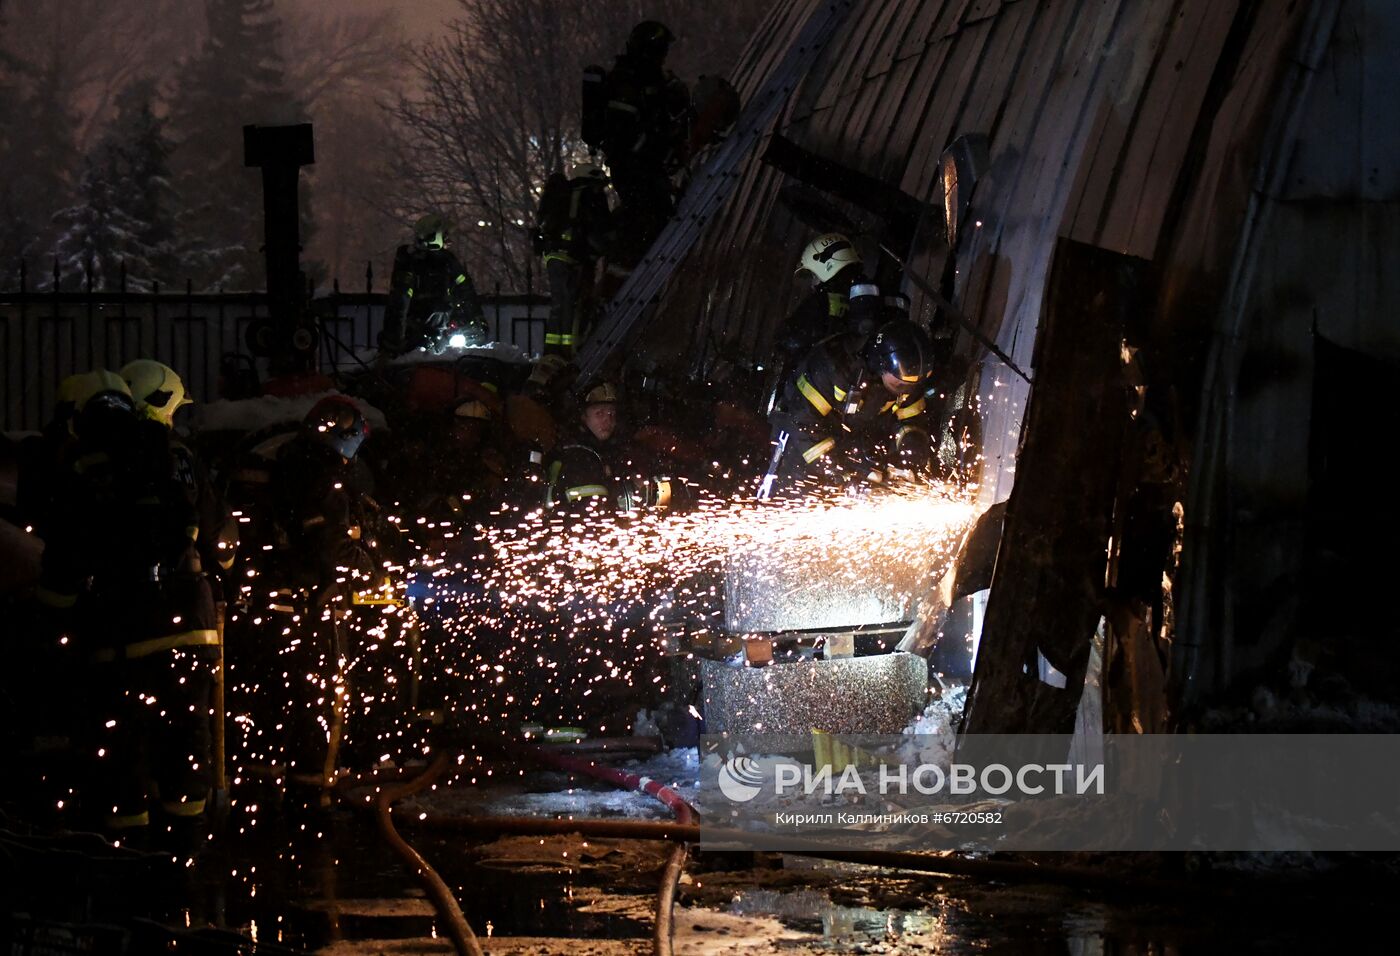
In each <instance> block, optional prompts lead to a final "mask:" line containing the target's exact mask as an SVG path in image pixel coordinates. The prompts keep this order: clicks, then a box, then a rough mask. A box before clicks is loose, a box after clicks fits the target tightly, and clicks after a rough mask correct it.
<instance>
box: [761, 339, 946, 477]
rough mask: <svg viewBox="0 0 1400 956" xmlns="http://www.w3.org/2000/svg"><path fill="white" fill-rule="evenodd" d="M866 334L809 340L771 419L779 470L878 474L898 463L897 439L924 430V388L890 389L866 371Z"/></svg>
mask: <svg viewBox="0 0 1400 956" xmlns="http://www.w3.org/2000/svg"><path fill="white" fill-rule="evenodd" d="M863 341H864V336H861V335H858V334H844V335H838V336H833V337H831V338H828V339H826V340H825V341H823V342H821V343H819V344H817V345H816V346H814V347H813V348H812V349H811V350H810V351H809V352H808V353H807V355H806V356H805V357H804V358H803V359H802V361H800V362H799V363H798V364H797V365H796V367H795V368H794V369H793V370H792V372H791V374H790V375H789V377H788V379H787V381H786V383H785V385H784V389H783V392H782V395H781V398H780V402H779V406H778V409H777V410H776V411H775V412H774V414H773V415H772V416H771V418H770V423H771V424H772V426H773V428H774V434H775V441H782V442H783V443H784V450H783V455H782V459H781V464H780V469H779V471H778V474H779V475H780V477H781V478H783V479H791V478H795V477H798V476H802V475H807V476H813V477H830V478H835V479H840V480H850V479H857V480H861V479H867V478H870V477H872V475H873V476H875V480H881V479H882V478H883V473H884V472H885V471H886V470H887V469H889V468H892V467H899V466H900V465H901V464H903V463H902V462H901V461H900V458H899V451H900V448H901V447H902V446H905V445H912V444H915V442H913V441H911V439H914V438H915V437H916V435H922V436H923V437H924V438H925V439H926V437H927V435H928V433H929V424H928V421H927V418H928V413H927V404H926V400H925V397H924V394H923V392H921V391H920V392H914V393H913V394H909V395H899V396H896V395H892V394H891V393H890V392H889V391H888V390H886V389H885V388H884V386H883V385H882V384H881V383H880V381H879V380H878V379H874V378H872V377H871V376H870V375H869V374H868V373H867V372H866V370H865V363H864V362H863V361H862V359H861V357H860V354H859V349H860V346H861V344H862V342H863Z"/></svg>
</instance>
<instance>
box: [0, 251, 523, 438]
mask: <svg viewBox="0 0 1400 956" xmlns="http://www.w3.org/2000/svg"><path fill="white" fill-rule="evenodd" d="M372 284H373V277H372V275H369V274H368V273H367V278H366V283H365V285H366V291H364V292H358V293H344V292H341V291H340V286H339V283H338V282H337V283H335V284H333V285H332V289H331V291H330V292H329V293H328V294H325V295H321V296H318V297H316V298H315V299H313V302H312V306H313V312H314V313H315V314H316V315H318V316H319V317H320V318H319V319H318V322H319V324H320V330H321V336H320V346H319V351H318V355H317V361H318V367H319V368H320V369H321V370H323V371H332V370H334V369H336V368H344V367H346V366H347V364H353V363H354V358H353V356H354V355H355V354H358V353H360V352H362V351H363V350H367V349H371V348H373V347H374V345H375V343H376V342H377V340H378V336H379V331H380V329H381V328H382V326H383V322H384V306H385V299H386V295H385V294H384V293H382V292H374V291H373V290H372ZM50 288H51V289H55V290H56V289H60V288H61V283H60V282H58V281H54V282H53V283H52V285H51V287H50ZM548 306H549V300H548V299H547V298H545V297H543V296H532V295H502V294H500V292H499V290H497V292H496V293H495V294H493V295H486V296H483V298H482V307H483V310H484V311H485V313H486V320H487V324H488V325H489V327H490V331H491V337H492V339H493V340H495V341H498V342H504V343H507V344H510V345H514V346H515V347H516V348H518V349H520V350H521V351H522V352H525V353H529V354H536V353H538V352H540V351H541V350H542V349H543V347H544V320H545V315H546V313H547V312H548ZM265 315H267V296H266V295H265V294H264V293H260V292H225V293H196V292H194V291H193V290H192V289H191V288H190V286H189V285H186V287H185V289H184V291H170V290H167V289H161V288H159V287H157V288H154V289H152V290H151V291H149V292H131V291H124V290H121V289H118V290H116V291H112V290H106V289H102V290H99V289H93V288H92V287H91V283H90V282H89V283H87V288H85V290H84V291H81V292H64V291H30V290H29V289H28V288H27V276H26V275H25V273H24V272H23V271H21V273H20V282H19V288H18V290H17V291H3V290H0V355H2V356H3V358H0V378H3V381H0V397H3V401H4V417H3V421H0V429H3V430H4V431H25V430H33V429H37V428H39V427H41V425H42V424H43V422H44V420H45V418H46V417H47V416H48V414H49V411H50V409H51V407H52V403H53V395H54V392H55V390H56V389H57V387H58V383H59V382H60V381H62V380H63V378H64V377H66V376H68V375H72V374H74V373H76V372H83V371H87V370H89V369H92V368H112V369H115V368H120V367H121V366H122V365H124V364H125V363H126V362H129V361H131V360H132V359H134V358H154V359H157V360H159V361H161V362H164V363H166V364H167V365H169V366H171V367H172V368H174V369H176V370H177V371H178V372H179V373H180V375H181V377H182V378H183V379H184V381H185V384H186V386H187V388H188V389H189V390H190V393H191V395H192V396H193V397H194V398H195V400H196V401H209V400H212V399H214V398H218V397H219V376H220V367H221V363H222V362H223V361H224V359H225V357H226V356H230V355H234V356H249V358H248V359H247V360H248V361H253V362H254V366H255V367H256V368H258V369H259V370H261V371H265V366H264V363H263V362H262V361H261V360H253V359H252V358H251V356H250V353H249V352H248V349H247V346H246V344H245V341H244V339H245V333H246V330H247V328H248V325H249V324H250V323H251V322H253V321H254V320H255V319H258V318H260V317H262V316H265Z"/></svg>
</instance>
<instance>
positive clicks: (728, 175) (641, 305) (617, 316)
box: [577, 0, 855, 382]
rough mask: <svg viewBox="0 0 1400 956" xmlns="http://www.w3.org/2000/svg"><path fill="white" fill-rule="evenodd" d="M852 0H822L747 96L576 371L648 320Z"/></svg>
mask: <svg viewBox="0 0 1400 956" xmlns="http://www.w3.org/2000/svg"><path fill="white" fill-rule="evenodd" d="M854 6H855V0H825V2H823V3H821V4H819V5H818V6H817V9H816V10H814V11H813V13H812V15H811V16H810V17H808V19H807V22H806V23H805V24H804V25H803V27H802V29H801V30H800V31H799V32H798V34H797V36H796V37H795V38H794V39H793V41H792V44H791V45H790V46H789V47H788V50H787V53H785V54H784V55H783V59H782V61H781V62H780V63H779V64H778V65H777V66H776V67H775V68H774V69H773V70H772V71H771V72H770V73H769V74H768V77H767V79H765V80H764V82H763V85H762V86H761V87H760V88H759V89H758V91H757V92H756V93H755V94H754V95H753V97H751V98H750V100H749V102H748V103H747V104H745V106H744V111H743V112H742V113H741V114H740V116H739V120H738V122H736V123H735V124H734V132H732V133H731V134H730V135H729V137H728V138H727V139H726V140H725V141H724V142H723V143H721V144H720V145H719V147H718V148H717V149H716V151H715V153H714V155H713V156H711V157H710V161H709V162H708V163H707V164H706V165H705V168H704V170H703V171H702V172H701V173H700V175H698V176H696V177H695V179H694V180H692V182H691V184H690V187H689V188H688V189H687V190H686V191H685V194H684V195H683V196H682V197H681V202H680V208H679V209H678V210H677V212H676V215H675V217H674V218H672V219H671V221H670V222H669V223H667V224H666V228H665V229H664V230H662V232H661V235H660V236H658V237H657V239H656V241H655V242H654V243H652V245H651V249H650V250H648V251H647V254H646V256H645V257H643V259H642V261H641V262H640V263H638V264H637V267H636V268H635V269H633V270H632V272H631V274H630V275H628V277H627V279H626V281H625V282H623V284H622V287H621V288H620V289H618V291H617V294H616V295H615V296H614V297H613V300H612V302H610V303H609V304H608V308H607V311H606V312H605V313H604V315H603V317H602V318H601V319H600V320H599V322H598V327H597V328H596V329H594V331H593V333H592V334H591V335H590V336H589V337H588V340H587V341H586V342H584V343H583V346H582V348H581V349H580V350H579V355H578V359H577V364H578V368H579V378H580V380H581V381H585V382H586V381H588V380H590V379H592V378H594V377H595V376H597V375H598V373H599V372H600V371H602V369H603V368H604V367H605V366H606V365H607V364H608V362H609V360H610V359H611V358H612V357H613V356H614V355H615V354H617V353H618V352H619V351H620V350H621V349H622V348H624V347H625V346H626V345H627V344H628V343H629V342H630V341H631V340H632V338H633V336H634V335H635V334H636V333H637V332H639V331H640V330H641V328H642V326H643V325H644V324H645V321H644V320H645V319H646V318H647V315H648V309H649V308H650V306H651V305H652V304H653V303H655V302H656V300H657V299H658V298H659V297H660V295H661V290H662V289H663V288H664V287H665V285H666V282H667V280H669V279H670V277H671V273H672V272H674V271H675V269H676V267H677V266H678V265H679V264H680V263H681V262H682V261H683V260H684V259H685V257H686V254H687V253H689V252H690V250H691V248H692V247H693V246H694V245H695V243H696V241H697V240H698V239H699V238H700V235H701V233H702V232H703V231H704V229H705V226H706V224H707V223H708V222H709V221H710V219H711V218H712V217H713V216H714V215H715V214H716V213H717V212H719V210H720V208H721V207H722V206H723V205H724V202H725V200H727V199H728V198H729V195H730V193H731V192H733V190H734V187H735V185H736V184H737V183H738V180H739V176H740V174H741V173H742V171H743V170H742V168H741V167H742V165H743V163H744V162H745V161H746V160H748V159H749V157H750V156H752V155H753V153H754V150H755V149H756V148H757V146H758V144H759V142H760V141H761V140H762V139H763V138H764V137H765V136H766V135H767V134H768V132H769V130H770V129H771V128H772V126H773V123H774V121H775V120H777V118H778V113H779V111H780V110H782V108H783V106H784V105H786V103H787V102H788V99H789V97H791V96H792V92H793V90H795V89H796V88H797V84H798V83H800V82H801V81H802V79H803V78H804V77H805V76H806V75H807V72H808V71H809V70H810V69H811V68H812V65H813V64H814V63H815V62H816V59H817V57H818V56H819V55H820V54H821V52H822V50H823V49H825V48H826V44H827V42H828V41H829V40H830V39H831V38H832V36H834V35H835V33H836V30H837V28H838V27H840V25H841V23H842V22H843V21H844V20H845V19H846V16H847V14H849V13H850V12H851V9H852V8H853V7H854Z"/></svg>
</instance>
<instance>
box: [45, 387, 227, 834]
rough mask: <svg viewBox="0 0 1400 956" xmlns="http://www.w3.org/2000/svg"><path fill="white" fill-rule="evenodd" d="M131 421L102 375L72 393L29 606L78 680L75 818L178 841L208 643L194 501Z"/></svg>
mask: <svg viewBox="0 0 1400 956" xmlns="http://www.w3.org/2000/svg"><path fill="white" fill-rule="evenodd" d="M137 409H138V403H136V402H135V401H133V397H132V394H131V390H130V387H129V386H128V385H127V383H126V382H125V381H124V380H123V379H122V377H121V376H119V375H117V374H116V373H113V372H108V371H99V372H95V373H93V374H92V375H91V376H89V377H88V378H87V380H86V381H85V383H84V385H83V387H82V388H81V390H80V392H79V394H78V396H77V398H76V400H75V410H76V411H75V417H74V431H75V435H76V441H75V444H74V447H73V448H72V450H71V452H70V454H69V456H68V459H67V461H66V463H65V468H64V470H63V474H62V476H61V480H60V487H59V490H58V501H59V503H60V508H59V510H58V513H57V517H56V520H55V522H54V527H53V529H52V533H51V535H50V538H49V540H48V542H47V543H46V548H45V553H44V566H43V580H42V583H41V587H40V591H39V598H40V601H41V602H42V603H44V604H46V605H48V606H49V607H50V608H52V609H54V610H55V611H56V612H58V613H60V614H63V615H64V616H65V617H66V618H67V620H66V621H65V622H64V626H65V627H66V629H67V630H68V631H71V637H72V638H73V640H74V642H75V644H76V645H77V648H78V650H79V653H81V654H82V655H83V657H84V658H86V661H87V663H88V664H89V665H90V667H91V670H90V681H89V687H88V693H87V694H86V702H85V709H86V714H87V718H88V719H87V723H88V726H89V729H90V735H89V736H88V737H87V738H86V740H85V743H86V745H87V747H88V748H90V755H91V756H92V757H93V758H94V760H95V765H94V775H93V780H92V787H91V789H90V792H89V794H88V797H89V800H88V807H89V809H90V810H95V811H96V816H98V817H99V818H100V821H101V823H102V824H103V825H104V826H105V827H106V828H107V829H108V830H109V831H111V832H113V833H114V835H119V836H126V835H127V834H130V833H132V832H140V831H143V830H145V828H147V827H148V826H149V825H150V823H151V822H152V811H155V812H156V813H158V814H160V815H161V816H162V817H163V818H164V819H165V821H166V828H167V830H176V831H179V832H182V833H183V834H185V836H187V837H189V836H192V835H193V833H194V832H195V830H196V829H197V827H198V825H199V822H200V819H201V818H202V816H203V814H204V808H205V801H206V799H207V795H208V791H209V784H210V778H211V774H210V719H209V717H210V714H209V694H210V687H211V676H212V671H211V664H212V661H213V660H214V658H215V656H216V654H217V644H218V641H219V637H218V630H217V623H216V620H215V616H214V600H213V592H212V590H211V588H210V585H209V582H208V579H207V578H206V577H205V575H204V573H203V568H202V563H201V559H200V556H199V551H198V548H197V544H196V542H197V540H198V537H199V534H200V532H201V530H202V529H201V524H200V516H199V513H198V507H197V497H198V496H197V494H196V492H195V490H194V489H193V488H192V487H191V485H190V484H189V483H188V478H189V476H188V475H187V474H185V473H184V472H183V469H182V467H181V465H180V459H179V458H178V457H177V456H176V455H174V454H172V452H171V448H170V442H169V435H168V431H167V430H166V429H165V428H163V427H161V426H158V425H151V423H149V422H147V421H145V420H144V419H143V418H141V417H139V416H138V411H137ZM186 848H189V847H188V844H186Z"/></svg>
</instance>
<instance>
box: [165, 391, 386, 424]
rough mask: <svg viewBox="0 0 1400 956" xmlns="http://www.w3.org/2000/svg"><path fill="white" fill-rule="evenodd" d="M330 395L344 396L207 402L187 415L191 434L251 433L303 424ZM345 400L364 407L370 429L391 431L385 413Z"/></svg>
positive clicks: (319, 394)
mask: <svg viewBox="0 0 1400 956" xmlns="http://www.w3.org/2000/svg"><path fill="white" fill-rule="evenodd" d="M328 395H341V393H340V392H336V391H326V392H313V393H311V394H309V395H295V396H291V397H287V398H283V397H280V396H276V395H264V396H262V397H261V398H245V399H240V400H238V401H228V400H226V399H220V400H218V401H215V402H204V403H202V404H198V405H195V406H193V407H192V408H191V409H190V410H189V412H188V413H187V414H188V415H189V416H190V417H189V427H190V430H191V431H196V432H200V431H238V432H251V431H256V430H258V429H260V428H266V427H267V426H268V425H280V424H283V423H286V422H299V421H301V420H302V419H303V418H305V417H306V413H307V412H309V411H311V408H312V406H314V405H315V404H316V403H317V402H319V401H320V400H321V399H323V398H325V397H326V396H328ZM342 397H345V398H350V399H351V400H352V401H353V402H354V403H355V404H356V405H358V406H359V407H360V411H361V412H362V413H364V416H365V420H366V421H368V422H369V426H370V428H379V429H385V428H387V427H388V419H387V418H385V417H384V413H383V412H381V411H380V410H379V409H377V408H375V407H374V406H373V405H371V404H369V403H368V402H366V401H365V400H364V399H361V398H355V397H354V396H348V395H347V396H342Z"/></svg>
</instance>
